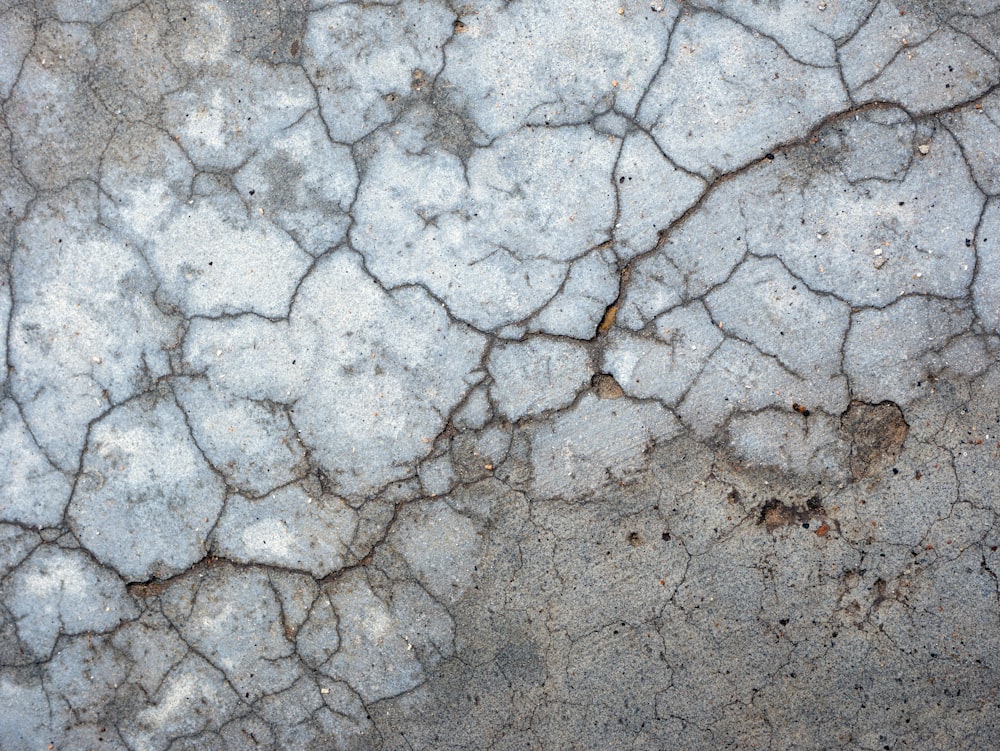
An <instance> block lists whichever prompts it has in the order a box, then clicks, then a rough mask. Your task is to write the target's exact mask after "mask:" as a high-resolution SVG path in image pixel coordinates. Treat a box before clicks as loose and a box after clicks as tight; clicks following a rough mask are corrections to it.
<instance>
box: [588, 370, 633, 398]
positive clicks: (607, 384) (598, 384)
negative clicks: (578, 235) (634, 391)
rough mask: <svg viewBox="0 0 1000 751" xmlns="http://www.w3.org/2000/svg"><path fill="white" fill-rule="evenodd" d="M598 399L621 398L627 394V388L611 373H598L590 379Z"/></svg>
mask: <svg viewBox="0 0 1000 751" xmlns="http://www.w3.org/2000/svg"><path fill="white" fill-rule="evenodd" d="M590 385H591V386H593V388H594V391H595V393H596V394H597V398H598V399H621V398H622V397H623V396H625V389H623V388H622V387H621V384H619V383H618V381H616V380H615V377H614V376H613V375H610V374H609V373H598V374H597V375H595V376H594V377H593V378H591V379H590Z"/></svg>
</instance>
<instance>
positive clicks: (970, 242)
mask: <svg viewBox="0 0 1000 751" xmlns="http://www.w3.org/2000/svg"><path fill="white" fill-rule="evenodd" d="M965 247H967V248H971V247H972V240H971V238H968V237H967V238H965Z"/></svg>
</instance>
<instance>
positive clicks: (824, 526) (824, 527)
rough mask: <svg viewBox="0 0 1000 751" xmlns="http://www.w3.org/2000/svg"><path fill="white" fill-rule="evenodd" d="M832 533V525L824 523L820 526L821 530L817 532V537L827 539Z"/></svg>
mask: <svg viewBox="0 0 1000 751" xmlns="http://www.w3.org/2000/svg"><path fill="white" fill-rule="evenodd" d="M829 531H830V525H829V524H827V523H826V522H823V523H822V524H820V525H819V529H817V530H816V536H817V537H826V535H827V533H828V532H829Z"/></svg>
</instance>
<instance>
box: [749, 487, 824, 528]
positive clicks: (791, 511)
mask: <svg viewBox="0 0 1000 751" xmlns="http://www.w3.org/2000/svg"><path fill="white" fill-rule="evenodd" d="M824 516H826V509H825V508H823V502H822V501H821V500H820V499H819V498H818V497H817V496H813V497H812V498H810V499H809V500H808V501H806V502H805V505H797V504H787V503H784V502H782V501H780V500H778V499H777V498H772V499H771V500H769V501H767V502H766V503H765V504H764V505H763V506H761V507H760V514H759V515H758V517H757V524H758V525H763V526H764V527H766V528H767V531H768V532H773V531H774V530H775V529H777V528H778V527H791V526H795V525H800V524H809V523H810V522H811V521H812V520H813V519H822V518H823V517H824ZM833 524H834V525H835V526H836V522H833ZM824 527H825V529H824ZM819 529H820V530H822V532H817V534H819V536H820V537H824V536H825V535H826V534H827V533H828V532H829V531H830V525H829V524H827V522H825V521H824V522H822V523H821V524H820V527H819Z"/></svg>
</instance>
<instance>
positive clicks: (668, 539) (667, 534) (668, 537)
mask: <svg viewBox="0 0 1000 751" xmlns="http://www.w3.org/2000/svg"><path fill="white" fill-rule="evenodd" d="M660 537H661V538H663V541H664V542H670V533H669V532H664V533H663V534H662V535H660Z"/></svg>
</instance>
